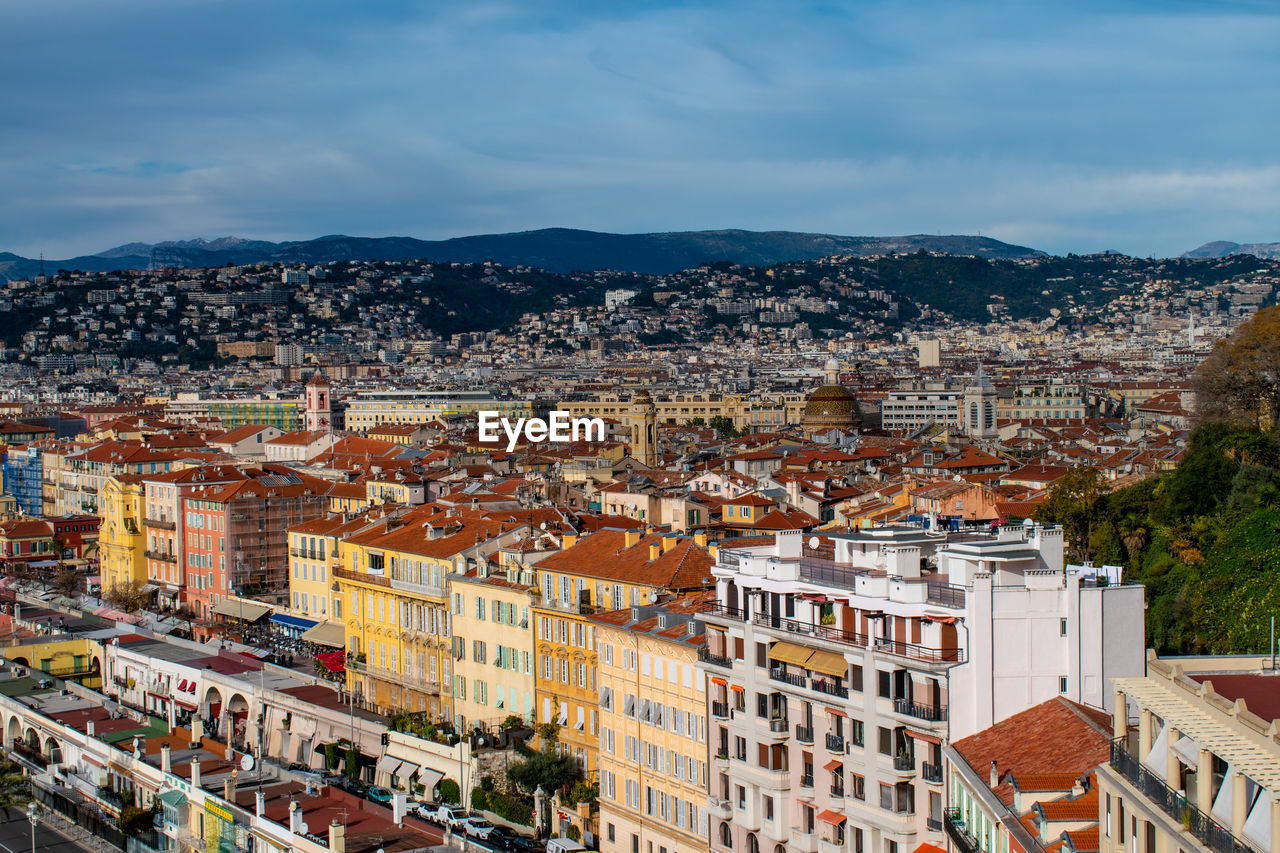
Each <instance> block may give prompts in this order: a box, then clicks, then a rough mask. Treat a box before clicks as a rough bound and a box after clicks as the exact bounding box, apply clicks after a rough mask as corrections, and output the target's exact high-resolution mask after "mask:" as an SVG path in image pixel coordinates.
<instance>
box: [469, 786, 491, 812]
mask: <svg viewBox="0 0 1280 853" xmlns="http://www.w3.org/2000/svg"><path fill="white" fill-rule="evenodd" d="M471 808H473V809H476V810H478V811H486V812H487V811H488V810H489V792H488V791H486V790H485V789H484V788H473V789H472V790H471Z"/></svg>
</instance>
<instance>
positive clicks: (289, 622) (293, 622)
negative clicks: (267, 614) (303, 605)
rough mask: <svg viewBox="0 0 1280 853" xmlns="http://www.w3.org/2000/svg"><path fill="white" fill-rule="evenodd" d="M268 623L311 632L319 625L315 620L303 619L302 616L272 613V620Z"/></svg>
mask: <svg viewBox="0 0 1280 853" xmlns="http://www.w3.org/2000/svg"><path fill="white" fill-rule="evenodd" d="M267 621H268V622H273V623H275V624H276V625H283V626H285V627H286V628H297V629H299V630H301V631H307V630H310V629H312V628H314V627H315V626H316V625H317V624H319V623H318V622H316V620H314V619H303V618H302V617H301V616H289V615H287V614H285V613H272V614H271V618H270V619H268V620H267Z"/></svg>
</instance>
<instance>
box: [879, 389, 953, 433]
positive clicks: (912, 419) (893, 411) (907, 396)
mask: <svg viewBox="0 0 1280 853" xmlns="http://www.w3.org/2000/svg"><path fill="white" fill-rule="evenodd" d="M963 398H964V391H963V389H961V388H956V387H952V386H950V385H948V384H947V383H946V382H913V383H909V384H907V385H905V386H903V387H901V388H895V389H894V390H892V391H890V392H889V393H888V395H887V396H886V397H885V399H884V402H883V403H882V404H881V405H880V422H881V426H883V427H884V428H885V429H888V430H896V431H899V432H914V431H915V430H918V429H920V428H922V427H925V426H928V425H929V424H931V423H934V424H938V425H940V426H949V427H956V428H957V429H958V428H959V427H960V426H961V423H962V417H963V412H962V411H961V402H962V401H963Z"/></svg>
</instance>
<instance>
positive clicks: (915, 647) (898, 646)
mask: <svg viewBox="0 0 1280 853" xmlns="http://www.w3.org/2000/svg"><path fill="white" fill-rule="evenodd" d="M874 647H875V650H876V651H877V652H880V653H881V654H886V655H892V656H893V657H898V658H906V659H908V660H913V661H919V662H920V663H936V664H947V665H951V664H958V663H964V661H965V655H964V649H934V648H930V647H929V646H921V645H919V644H917V643H903V642H899V641H898V640H886V639H884V638H883V637H877V638H876V640H875V643H874Z"/></svg>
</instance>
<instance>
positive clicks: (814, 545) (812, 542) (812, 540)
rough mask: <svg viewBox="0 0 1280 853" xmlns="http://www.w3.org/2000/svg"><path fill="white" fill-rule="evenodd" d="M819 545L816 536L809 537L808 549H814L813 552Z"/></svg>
mask: <svg viewBox="0 0 1280 853" xmlns="http://www.w3.org/2000/svg"><path fill="white" fill-rule="evenodd" d="M819 544H821V543H820V542H819V541H818V537H817V536H810V537H809V547H810V548H813V549H815V550H816V549H817V547H818V545H819Z"/></svg>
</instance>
